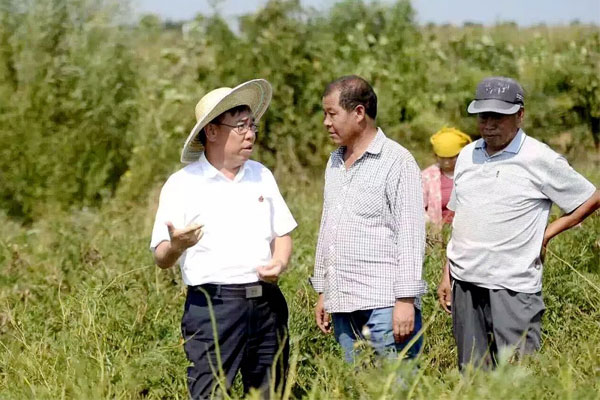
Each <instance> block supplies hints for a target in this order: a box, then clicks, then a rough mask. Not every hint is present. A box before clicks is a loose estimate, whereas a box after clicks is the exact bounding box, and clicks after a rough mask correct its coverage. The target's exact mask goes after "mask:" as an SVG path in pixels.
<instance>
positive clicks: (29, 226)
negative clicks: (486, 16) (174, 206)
mask: <svg viewBox="0 0 600 400" xmlns="http://www.w3.org/2000/svg"><path fill="white" fill-rule="evenodd" d="M212 3H215V4H216V3H219V2H218V1H214V2H212ZM128 5H129V1H127V0H118V1H117V0H101V1H98V0H35V1H22V0H0V399H8V400H11V399H138V398H139V399H142V398H147V399H186V398H187V393H186V387H185V369H186V366H187V361H186V359H185V356H184V352H183V348H182V342H181V337H180V330H179V324H180V318H181V314H182V311H183V302H184V297H185V287H184V286H183V284H182V282H181V278H180V275H179V271H178V270H177V269H172V270H168V271H161V270H159V269H158V268H157V267H155V266H154V265H153V261H152V257H151V254H150V252H149V251H148V244H149V239H150V232H151V226H152V222H153V219H154V213H155V209H156V202H157V199H158V193H159V190H160V186H161V184H162V183H163V182H164V181H165V179H166V178H167V176H168V175H169V173H171V172H173V171H175V170H176V169H177V168H179V167H180V165H179V164H178V159H179V151H180V149H181V145H182V143H183V141H184V139H185V137H186V135H187V132H189V129H190V128H191V126H193V124H194V116H193V109H194V105H195V104H196V102H197V101H198V100H199V99H200V97H201V96H202V95H204V94H205V93H206V92H207V91H208V90H210V89H213V88H216V87H220V86H231V87H233V86H235V85H238V84H239V83H241V82H244V81H246V80H249V79H253V78H258V77H260V78H265V79H268V80H269V81H270V82H271V84H272V85H273V88H274V92H273V93H274V96H273V100H272V102H271V105H270V108H269V111H268V112H267V113H266V114H265V116H264V117H263V118H262V120H261V122H260V125H261V127H260V130H261V131H260V132H261V133H260V135H259V137H258V145H257V148H258V149H259V151H257V154H255V156H256V159H257V160H259V161H261V162H263V163H264V164H265V165H267V166H268V167H269V168H271V169H272V170H274V173H275V175H276V177H277V179H278V182H279V185H280V188H281V189H282V192H283V193H284V195H285V197H286V199H287V202H288V204H289V206H290V208H291V209H292V211H293V213H294V215H295V217H296V219H297V221H298V223H299V227H298V228H297V230H296V231H295V232H294V234H293V237H294V241H295V242H294V243H295V250H294V254H293V259H292V262H291V266H290V269H289V271H288V272H287V273H286V274H285V275H284V276H283V278H282V280H281V286H282V287H283V290H284V294H285V296H286V298H287V300H288V304H289V308H290V332H291V341H292V357H291V360H292V370H291V372H290V377H289V379H288V382H289V385H288V387H287V388H286V392H285V393H282V394H281V396H282V397H283V398H286V399H287V398H308V399H347V398H350V399H387V398H419V399H436V398H442V399H463V398H466V399H469V398H473V399H482V398H490V399H491V398H494V399H496V398H506V399H512V398H514V399H540V398H542V399H600V394H599V393H600V345H599V343H600V266H599V264H600V263H599V258H600V239H599V236H600V216H599V215H598V213H597V214H596V215H595V216H593V217H591V218H589V219H588V220H587V221H586V222H585V224H583V226H581V227H578V228H574V229H572V230H571V231H569V232H567V233H565V234H563V235H561V236H560V237H559V238H557V239H555V240H554V241H553V242H552V243H551V244H550V251H549V253H548V255H547V261H546V265H545V272H544V285H545V286H544V287H545V290H544V298H545V302H546V305H547V308H548V309H547V312H546V314H545V316H544V321H543V322H544V330H543V347H542V349H541V351H540V353H539V354H537V355H535V356H533V357H531V358H528V359H525V360H522V361H521V362H520V363H518V364H516V365H509V364H507V363H503V364H502V365H501V366H500V367H499V368H498V369H497V370H495V371H494V372H491V373H484V372H481V371H470V372H468V373H467V374H465V375H464V376H463V375H461V374H459V373H458V371H457V368H456V352H455V349H454V344H453V340H452V337H451V324H450V319H449V317H448V316H447V315H445V314H444V313H443V312H442V311H441V310H440V308H439V307H438V306H437V303H436V295H435V290H436V286H437V281H438V279H439V274H440V267H441V263H442V259H443V255H444V252H443V248H442V246H441V244H440V242H439V241H438V240H437V239H436V238H430V239H431V240H429V245H428V247H427V257H426V261H425V269H424V271H425V277H426V280H427V282H428V284H429V291H428V292H427V294H426V296H425V297H424V299H423V303H424V309H423V315H424V319H425V322H426V324H425V332H424V334H425V347H424V351H423V354H422V356H421V357H420V359H419V360H418V361H419V364H420V368H419V369H418V370H417V372H414V370H413V369H412V366H410V365H406V364H398V365H391V364H389V365H383V366H375V365H373V364H371V363H370V361H369V360H368V358H365V359H364V360H363V364H362V366H361V367H360V368H353V367H351V366H348V365H346V364H344V363H343V362H342V361H341V353H340V350H339V348H338V347H337V345H336V343H335V342H334V340H333V338H332V337H331V336H324V335H322V334H321V333H320V332H319V331H318V329H317V328H316V326H315V323H314V318H313V305H314V302H315V300H316V295H315V293H314V292H313V291H312V289H311V288H310V287H309V285H308V282H307V278H308V276H310V275H311V273H312V267H313V259H314V247H315V243H316V235H317V230H318V224H319V218H320V211H321V201H322V195H321V193H322V170H323V167H324V165H325V162H326V160H327V155H328V153H329V151H331V149H332V147H333V146H332V145H331V143H329V140H328V138H327V135H326V134H324V132H323V126H322V109H321V95H322V91H323V89H324V87H325V85H326V84H327V83H328V82H330V81H331V80H333V79H335V78H337V77H339V76H341V75H345V74H359V75H361V76H363V77H364V78H366V79H367V80H369V81H370V82H371V83H372V84H373V86H374V88H375V90H376V92H377V95H378V99H379V110H378V115H377V118H378V123H379V124H380V125H381V126H382V127H383V129H384V130H385V132H386V134H388V135H389V136H390V137H391V138H393V139H396V140H398V141H399V142H400V143H402V144H403V145H404V146H405V147H407V148H408V149H409V150H410V151H411V152H412V153H413V154H414V155H415V158H416V159H417V161H418V162H419V163H420V165H421V167H425V166H427V165H428V163H430V162H431V161H432V158H431V157H432V155H431V154H430V153H431V152H430V144H429V141H428V138H429V136H430V135H431V134H432V133H433V132H435V131H437V130H438V129H439V128H441V127H442V126H445V125H448V126H456V127H458V128H460V129H462V130H463V131H464V132H467V133H469V134H472V135H473V136H474V137H475V134H476V126H475V119H474V118H469V117H468V116H467V115H466V107H467V105H468V104H469V102H470V101H471V98H472V96H473V90H474V88H475V85H476V83H477V81H479V80H480V79H481V78H483V77H485V76H491V75H503V76H511V77H514V78H516V79H518V80H519V81H520V82H521V83H522V84H523V86H524V88H525V91H526V93H527V95H526V96H527V97H526V104H527V106H526V109H527V113H526V118H525V126H524V129H525V131H526V132H527V133H528V134H530V135H531V136H534V137H536V138H538V139H540V140H542V141H544V142H545V143H549V144H550V145H552V146H553V147H554V148H555V149H556V150H557V151H559V152H561V153H563V154H566V155H567V156H568V157H569V159H570V161H572V162H573V163H574V164H575V167H576V168H577V169H578V170H580V171H582V173H584V174H585V175H586V176H588V177H589V178H590V179H591V181H592V182H593V183H595V184H596V185H597V186H599V185H600V168H599V161H600V158H599V156H600V153H598V151H599V149H600V105H599V104H600V81H599V79H600V78H599V75H598V70H599V69H598V68H599V66H600V51H599V50H600V31H599V30H598V27H597V26H587V25H580V24H573V25H571V26H564V27H551V26H543V25H540V26H537V27H529V28H521V27H517V26H515V24H511V23H502V24H498V25H497V26H491V27H484V26H463V27H454V26H419V25H417V24H416V22H415V20H414V10H412V7H411V5H410V2H409V1H407V0H399V1H395V2H387V1H386V2H377V3H375V2H370V3H368V4H367V3H365V2H361V1H358V0H345V1H343V2H340V3H338V4H336V5H335V6H334V7H332V8H331V10H330V11H327V12H324V13H323V14H314V13H312V12H310V11H309V10H304V9H303V8H302V6H301V4H300V2H299V1H297V0H269V1H268V2H267V4H266V5H265V7H263V8H261V9H260V10H258V11H257V12H256V13H254V14H249V15H246V16H243V17H242V18H240V19H239V22H240V26H239V28H240V29H239V32H237V33H236V32H233V31H232V30H231V29H230V27H229V25H228V22H229V21H228V20H226V19H225V18H224V17H221V16H219V15H218V14H216V15H212V16H206V15H199V16H197V17H195V18H193V19H192V16H190V19H191V20H190V21H188V23H186V24H184V25H183V26H180V25H177V24H166V23H163V22H162V21H160V19H159V18H158V17H156V16H144V17H143V18H141V20H140V21H139V23H137V24H135V23H133V24H132V21H133V20H134V18H133V17H132V16H131V15H129V14H127V11H126V9H127V6H128ZM240 66H242V67H240ZM553 215H554V217H556V215H557V213H556V212H554V214H553ZM400 382H402V383H400ZM240 393H241V392H240V385H239V382H237V383H236V385H234V390H233V393H232V397H234V398H237V397H239V395H240Z"/></svg>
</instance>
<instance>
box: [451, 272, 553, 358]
mask: <svg viewBox="0 0 600 400" xmlns="http://www.w3.org/2000/svg"><path fill="white" fill-rule="evenodd" d="M544 310H545V307H544V301H543V300H542V294H541V292H538V293H520V292H514V291H512V290H508V289H486V288H482V287H480V286H476V285H473V284H472V283H469V282H463V281H459V280H454V281H453V287H452V330H453V332H454V338H455V340H456V346H457V350H458V351H457V353H458V366H459V368H460V369H463V368H464V367H465V366H466V364H468V363H473V364H474V365H475V366H476V367H483V368H492V367H494V366H495V365H496V362H497V354H498V352H499V351H501V350H503V349H507V350H511V351H514V352H515V353H514V354H516V355H523V354H529V353H533V352H534V351H536V350H538V349H539V348H540V343H541V320H542V315H543V313H544Z"/></svg>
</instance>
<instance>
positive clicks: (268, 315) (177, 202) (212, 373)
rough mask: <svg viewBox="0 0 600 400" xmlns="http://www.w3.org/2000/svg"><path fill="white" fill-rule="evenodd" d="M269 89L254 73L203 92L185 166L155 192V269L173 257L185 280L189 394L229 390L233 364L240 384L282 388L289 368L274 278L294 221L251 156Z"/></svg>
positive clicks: (283, 310) (286, 254)
mask: <svg viewBox="0 0 600 400" xmlns="http://www.w3.org/2000/svg"><path fill="white" fill-rule="evenodd" d="M271 93H272V89H271V85H270V84H269V83H268V82H267V81H266V80H264V79H255V80H252V81H249V82H245V83H243V84H241V85H239V86H237V87H235V88H233V89H231V88H219V89H215V90H213V91H211V92H209V93H208V94H206V95H205V96H204V97H203V98H202V99H201V100H200V101H199V102H198V104H197V105H196V119H197V123H196V125H195V126H194V128H193V129H192V131H191V133H190V135H189V137H188V139H187V140H186V142H185V145H184V146H183V151H182V154H181V161H182V162H183V163H186V164H188V165H187V166H186V167H184V168H182V169H181V170H179V171H177V172H176V173H174V174H173V175H171V176H170V177H169V179H168V180H167V182H166V183H165V185H164V186H163V188H162V191H161V194H160V202H159V206H158V211H157V213H156V220H155V223H154V229H153V231H152V241H151V245H150V246H151V249H152V251H153V252H154V258H155V261H156V263H157V264H158V266H160V267H161V268H169V267H171V266H172V265H173V264H175V262H177V261H179V265H180V267H181V273H182V276H183V281H184V282H185V284H186V285H187V286H188V290H187V298H186V301H185V308H184V313H183V318H182V322H181V330H182V334H183V338H184V340H185V343H184V349H185V352H186V355H187V357H188V359H189V361H190V362H191V363H192V365H191V366H190V367H189V368H188V388H189V392H190V396H191V397H192V398H194V399H202V398H208V397H211V396H212V395H214V394H215V393H219V392H220V393H223V392H224V391H227V390H228V389H229V388H230V386H231V384H232V382H233V379H234V377H235V375H236V374H237V372H238V371H241V374H242V381H243V385H244V391H245V392H248V391H249V390H250V389H251V388H259V389H261V390H262V391H268V390H269V388H275V389H276V390H281V385H282V382H283V379H282V378H283V375H284V374H285V371H286V368H287V361H288V353H289V350H288V349H289V347H288V338H287V319H288V311H287V305H286V302H285V298H284V297H283V295H282V293H281V291H280V290H279V288H278V287H277V284H276V283H277V278H278V277H279V275H280V274H281V273H282V272H283V271H284V270H285V268H286V266H287V264H288V261H289V258H290V254H291V250H292V239H291V237H290V232H291V231H292V230H293V229H294V228H295V227H296V222H295V221H294V218H293V217H292V215H291V213H290V211H289V209H288V207H287V205H286V203H285V201H284V200H283V198H282V196H281V194H280V193H279V189H278V187H277V184H276V182H275V179H274V178H273V175H272V174H271V172H270V171H269V170H268V169H267V168H265V167H264V166H263V165H261V164H260V163H258V162H255V161H252V160H250V159H249V158H250V156H251V154H252V151H253V147H254V142H255V139H256V135H257V126H256V123H257V121H258V120H259V119H260V117H261V116H262V115H263V113H264V112H265V111H266V110H267V107H268V106H269V102H270V100H271ZM215 339H216V340H215ZM263 393H264V392H263Z"/></svg>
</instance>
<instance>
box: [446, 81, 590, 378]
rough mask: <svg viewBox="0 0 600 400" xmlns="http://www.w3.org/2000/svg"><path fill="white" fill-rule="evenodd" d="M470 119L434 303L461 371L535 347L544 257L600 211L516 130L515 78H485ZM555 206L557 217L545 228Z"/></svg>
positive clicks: (519, 104) (567, 172) (569, 175)
mask: <svg viewBox="0 0 600 400" xmlns="http://www.w3.org/2000/svg"><path fill="white" fill-rule="evenodd" d="M468 112H469V113H471V114H477V118H478V127H479V132H480V134H481V139H479V140H477V141H475V142H473V143H471V144H469V145H467V146H466V147H465V148H464V149H463V150H462V151H461V152H460V154H459V156H458V159H457V162H456V168H455V173H454V187H453V191H452V195H451V198H450V201H449V203H448V208H449V209H452V210H454V212H455V216H454V221H453V224H452V237H451V239H450V241H449V243H448V247H447V262H446V264H445V266H444V272H443V275H442V280H441V283H440V285H439V287H438V297H439V301H440V304H441V305H442V307H443V308H444V309H445V310H446V311H447V312H449V313H450V312H451V313H452V321H453V332H454V337H455V339H456V344H457V348H458V363H459V367H460V368H463V367H464V366H465V365H466V364H468V363H474V364H475V365H476V366H483V367H492V366H494V365H495V364H496V356H497V353H498V351H500V350H502V349H510V350H515V351H516V353H515V354H517V355H522V354H527V353H531V352H533V351H535V350H537V349H539V347H540V339H541V326H540V323H541V317H542V314H543V312H544V309H545V307H544V302H543V300H542V292H541V290H542V267H543V264H542V263H543V252H544V249H545V247H546V246H547V244H548V242H549V241H550V240H551V239H552V238H553V237H554V236H556V235H558V234H559V233H561V232H563V231H565V230H567V229H569V228H571V227H573V226H575V225H577V224H579V223H580V222H582V221H583V220H584V219H585V218H586V217H587V216H588V215H590V214H592V213H593V212H594V211H595V210H597V209H598V208H599V207H600V192H599V191H598V190H596V188H595V187H594V185H593V184H592V183H590V182H589V181H588V180H587V179H585V178H584V177H583V176H581V175H580V174H579V173H577V172H576V171H575V170H574V169H573V168H571V167H570V166H569V164H568V162H567V161H566V159H565V158H564V157H562V156H561V155H559V154H557V153H556V152H554V151H553V150H552V149H550V148H549V147H548V146H547V145H545V144H543V143H541V142H539V141H538V140H536V139H534V138H532V137H530V136H528V135H526V134H525V132H524V131H523V130H522V129H521V123H522V121H523V116H524V114H525V106H524V93H523V89H522V87H521V85H519V83H517V82H516V81H515V80H513V79H510V78H504V77H491V78H485V79H483V80H482V81H481V82H480V83H479V84H478V85H477V90H476V92H475V100H473V101H472V102H471V104H470V105H469V107H468ZM553 203H554V204H556V205H557V206H558V207H560V208H561V210H562V211H564V213H565V214H564V215H563V216H562V217H560V218H558V219H556V220H555V221H554V222H552V223H551V224H549V225H548V215H549V213H550V207H551V206H552V204H553ZM450 308H451V310H450Z"/></svg>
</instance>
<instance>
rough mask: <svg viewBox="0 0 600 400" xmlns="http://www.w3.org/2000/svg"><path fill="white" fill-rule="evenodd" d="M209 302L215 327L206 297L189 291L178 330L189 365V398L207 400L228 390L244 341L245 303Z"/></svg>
mask: <svg viewBox="0 0 600 400" xmlns="http://www.w3.org/2000/svg"><path fill="white" fill-rule="evenodd" d="M211 303H212V310H213V316H214V320H215V322H216V324H214V325H213V323H212V321H211V313H210V308H209V306H208V301H207V298H206V297H205V295H204V294H203V293H202V292H199V291H194V290H188V295H187V299H186V304H185V310H184V314H183V318H182V323H181V330H182V335H183V338H184V341H185V342H184V350H185V353H186V355H187V358H188V360H189V361H190V362H191V363H192V365H191V366H190V367H189V368H188V389H189V393H190V397H191V398H192V399H207V398H210V397H211V396H212V395H213V394H215V393H218V392H222V391H224V390H228V389H229V388H230V387H231V384H232V382H233V379H234V378H235V375H236V373H237V371H238V369H239V368H240V364H241V362H242V356H243V354H244V352H245V347H246V342H247V335H246V329H247V320H248V307H247V304H248V302H247V300H246V299H239V298H225V297H224V298H220V297H216V298H212V299H211ZM213 327H215V328H216V332H217V338H218V340H216V341H215V337H214V333H213Z"/></svg>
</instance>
